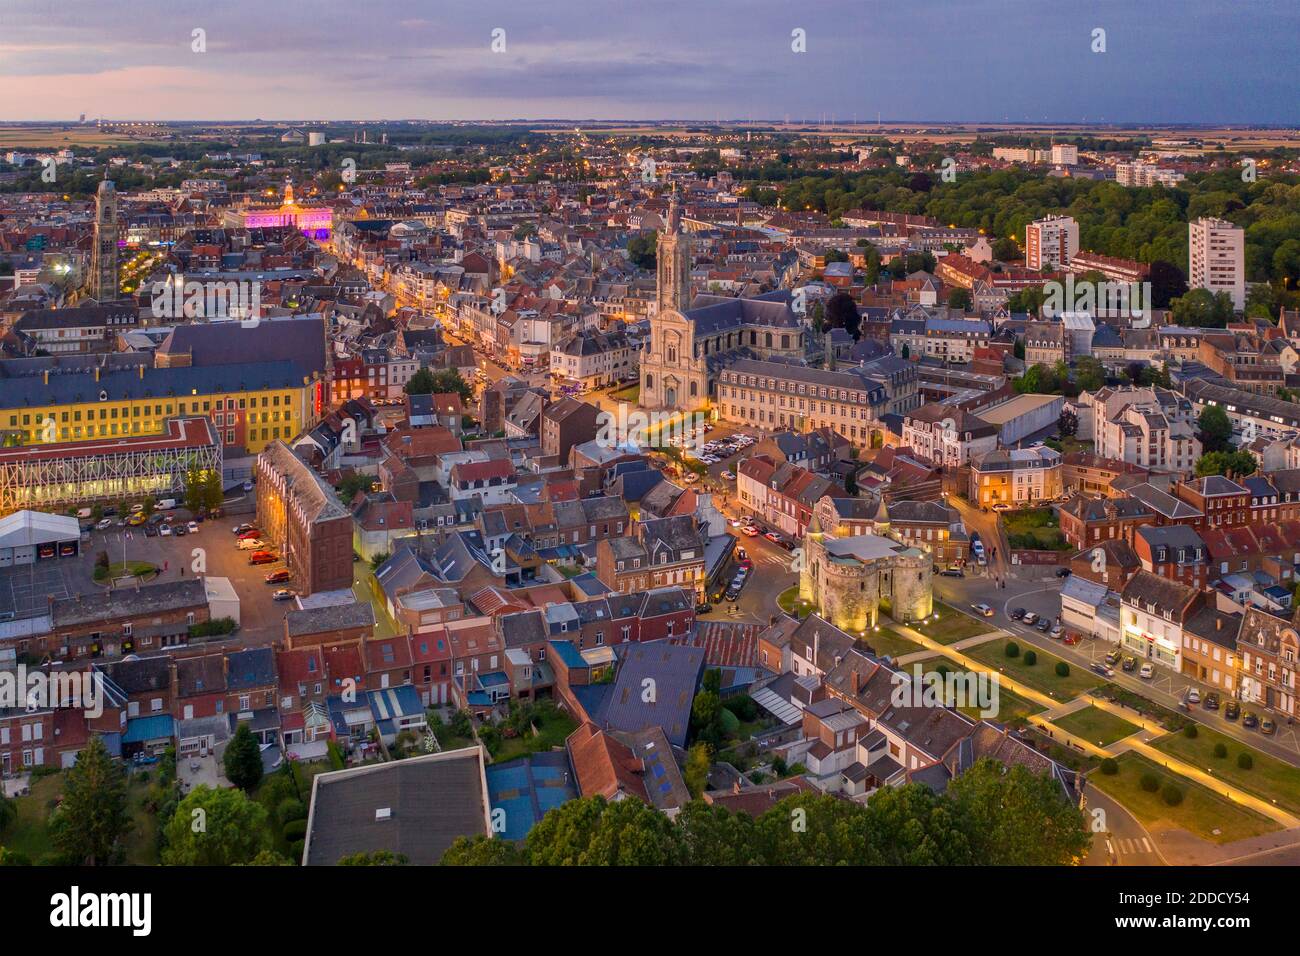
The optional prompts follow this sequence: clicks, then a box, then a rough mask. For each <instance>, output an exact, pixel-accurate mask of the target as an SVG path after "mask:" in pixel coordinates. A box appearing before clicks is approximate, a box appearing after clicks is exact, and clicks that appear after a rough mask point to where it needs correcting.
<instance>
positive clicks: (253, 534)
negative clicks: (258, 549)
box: [239, 528, 262, 541]
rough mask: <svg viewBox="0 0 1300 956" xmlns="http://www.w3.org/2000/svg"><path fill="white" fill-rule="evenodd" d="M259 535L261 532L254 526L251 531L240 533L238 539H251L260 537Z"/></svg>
mask: <svg viewBox="0 0 1300 956" xmlns="http://www.w3.org/2000/svg"><path fill="white" fill-rule="evenodd" d="M261 536H262V532H260V531H258V530H257V529H256V528H254V529H253V530H252V531H245V532H244V533H243V534H241V535H240V536H239V540H240V541H251V540H252V539H253V538H260V537H261Z"/></svg>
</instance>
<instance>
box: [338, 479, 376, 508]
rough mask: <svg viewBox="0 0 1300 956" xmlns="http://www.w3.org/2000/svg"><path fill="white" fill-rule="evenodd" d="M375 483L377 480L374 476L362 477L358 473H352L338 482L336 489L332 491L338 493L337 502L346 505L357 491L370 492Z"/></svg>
mask: <svg viewBox="0 0 1300 956" xmlns="http://www.w3.org/2000/svg"><path fill="white" fill-rule="evenodd" d="M377 481H379V479H378V478H376V477H375V476H374V475H363V474H360V473H358V472H353V473H352V474H350V475H348V476H347V477H345V478H344V479H343V480H342V481H340V482H339V483H338V487H337V488H335V489H334V490H335V491H337V492H338V495H339V500H340V501H342V502H343V503H344V504H348V503H349V502H351V501H352V499H353V498H355V497H356V496H357V492H358V491H366V492H368V491H370V489H371V488H373V487H374V486H375V483H376V482H377Z"/></svg>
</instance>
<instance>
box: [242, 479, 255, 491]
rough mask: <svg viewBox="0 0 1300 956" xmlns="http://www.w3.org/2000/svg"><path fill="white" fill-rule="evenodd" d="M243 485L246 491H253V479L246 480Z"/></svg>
mask: <svg viewBox="0 0 1300 956" xmlns="http://www.w3.org/2000/svg"><path fill="white" fill-rule="evenodd" d="M243 487H244V490H245V491H252V490H253V483H252V482H251V481H246V482H244V486H243Z"/></svg>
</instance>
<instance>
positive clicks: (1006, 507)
mask: <svg viewBox="0 0 1300 956" xmlns="http://www.w3.org/2000/svg"><path fill="white" fill-rule="evenodd" d="M993 510H994V511H1010V510H1011V506H1010V505H1009V504H1007V503H1006V502H1005V501H999V502H998V503H997V504H995V505H994V506H993Z"/></svg>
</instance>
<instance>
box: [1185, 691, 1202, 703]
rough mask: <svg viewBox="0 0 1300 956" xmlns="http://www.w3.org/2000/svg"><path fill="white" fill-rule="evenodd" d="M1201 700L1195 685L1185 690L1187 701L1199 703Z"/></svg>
mask: <svg viewBox="0 0 1300 956" xmlns="http://www.w3.org/2000/svg"><path fill="white" fill-rule="evenodd" d="M1200 702H1201V692H1200V691H1199V690H1197V689H1196V688H1195V687H1189V688H1188V690H1187V703H1189V704H1199V703H1200Z"/></svg>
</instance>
